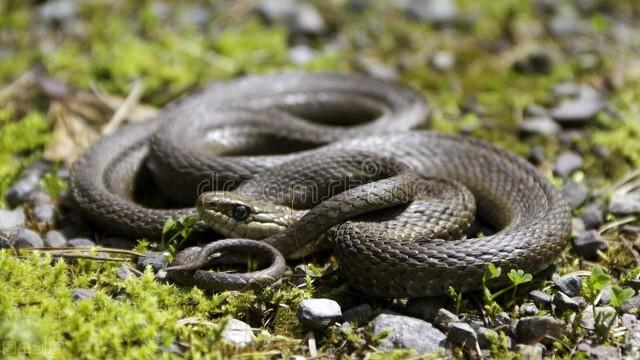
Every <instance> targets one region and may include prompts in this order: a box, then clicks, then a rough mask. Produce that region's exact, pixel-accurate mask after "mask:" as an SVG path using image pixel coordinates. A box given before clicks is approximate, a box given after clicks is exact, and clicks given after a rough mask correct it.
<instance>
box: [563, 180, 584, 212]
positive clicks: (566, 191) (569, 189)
mask: <svg viewBox="0 0 640 360" xmlns="http://www.w3.org/2000/svg"><path fill="white" fill-rule="evenodd" d="M562 196H563V197H564V199H565V200H566V201H567V203H568V204H569V206H571V208H572V209H576V208H578V207H579V206H580V205H582V204H583V203H584V202H585V200H587V197H588V196H589V188H588V187H587V185H585V184H584V183H581V182H579V183H578V182H575V181H571V180H570V181H567V183H566V184H565V185H564V186H563V187H562Z"/></svg>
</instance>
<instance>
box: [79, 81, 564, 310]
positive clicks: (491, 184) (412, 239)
mask: <svg viewBox="0 0 640 360" xmlns="http://www.w3.org/2000/svg"><path fill="white" fill-rule="evenodd" d="M428 110H429V108H428V106H427V105H426V102H425V101H424V99H423V97H422V96H421V95H420V94H419V93H418V92H416V91H414V90H412V89H410V88H408V87H405V86H403V85H401V84H399V83H395V82H390V81H383V80H376V79H370V78H366V77H362V76H358V75H349V74H328V73H316V74H310V73H281V74H270V75H256V76H249V77H246V78H242V79H238V80H231V81H225V82H218V83H214V84H213V85H211V86H209V87H208V88H206V89H204V90H203V91H201V92H199V93H197V94H195V95H191V96H189V97H186V98H184V99H182V100H180V101H177V102H176V103H174V104H173V105H170V106H168V107H167V108H166V109H164V110H163V111H162V112H161V113H160V115H159V116H157V117H156V118H155V119H153V120H150V121H148V122H144V123H139V124H132V125H127V126H125V127H123V128H121V129H120V130H119V131H117V132H116V133H114V134H112V135H110V136H107V137H105V138H103V139H101V140H100V141H99V142H98V143H96V144H95V145H94V146H93V147H92V148H91V149H90V150H89V151H88V152H87V153H86V154H85V155H84V156H83V157H81V159H80V160H79V161H78V162H77V163H76V165H75V167H74V171H73V176H72V179H71V187H72V194H73V197H74V199H75V201H76V202H77V203H78V205H79V207H80V208H81V209H82V211H83V212H84V214H85V215H86V217H87V218H89V219H90V220H91V221H93V222H94V223H96V224H97V225H99V226H100V227H102V228H104V229H105V230H106V231H107V232H110V233H115V234H121V235H125V236H130V237H147V238H152V239H156V238H159V237H160V234H161V231H162V226H163V224H164V222H165V219H166V218H167V217H174V218H175V217H179V216H182V215H194V214H196V213H198V214H199V216H200V218H201V219H202V220H203V221H204V222H205V223H206V224H207V225H209V226H210V227H212V228H213V229H214V230H215V231H216V232H218V233H220V234H221V235H223V236H224V237H226V238H228V239H225V240H219V241H214V242H212V243H210V244H209V245H206V246H204V247H202V248H198V247H194V248H187V249H185V250H183V251H181V252H180V253H178V254H177V256H176V258H175V259H174V263H173V264H172V265H173V266H172V267H170V268H169V269H168V270H169V274H170V276H171V277H172V278H173V279H174V280H176V281H177V282H181V283H184V284H191V285H197V286H201V287H203V288H208V289H213V290H222V289H244V288H249V287H254V286H262V285H264V284H268V283H269V282H271V281H273V279H274V278H275V277H277V276H279V275H281V274H282V272H283V271H284V269H285V260H284V258H285V257H286V258H300V257H303V256H305V255H307V254H309V253H311V252H313V251H314V250H315V249H317V248H318V246H324V245H326V243H323V242H322V240H323V239H328V241H329V242H330V245H331V248H332V249H333V251H334V254H335V256H336V258H337V259H338V263H339V267H340V270H341V272H342V273H343V275H344V277H345V279H346V280H347V281H348V282H349V283H350V284H351V285H352V286H353V287H354V288H356V289H358V290H360V291H362V292H364V293H366V294H368V295H371V296H377V297H421V296H434V295H441V294H445V293H447V291H448V289H449V287H453V288H455V289H456V290H458V291H471V290H477V289H478V288H479V286H480V280H481V277H482V274H483V272H484V271H485V269H486V267H487V264H489V263H492V264H495V265H497V266H501V267H503V268H505V269H507V270H508V269H523V270H525V271H527V272H531V273H537V272H539V271H541V270H543V269H545V268H546V267H548V266H549V265H550V264H551V263H552V262H553V260H554V259H555V257H556V256H557V255H558V254H559V252H560V251H561V250H562V249H563V248H564V247H565V246H566V243H567V240H568V237H569V234H570V231H571V226H570V211H569V208H568V206H567V205H566V203H565V202H564V200H563V199H562V197H561V195H560V194H559V192H558V191H557V190H556V189H555V188H554V187H553V186H552V185H551V184H550V183H549V182H548V181H547V180H546V179H545V178H544V177H543V176H542V175H541V174H540V173H539V172H538V171H537V170H536V169H535V168H534V167H533V166H531V165H530V164H529V163H527V162H526V161H525V160H523V159H521V158H519V157H518V156H516V155H514V154H512V153H510V152H507V151H505V150H502V149H499V148H498V147H495V146H492V145H490V144H487V143H485V142H483V141H481V140H478V139H473V138H469V137H464V136H458V135H449V134H442V133H436V132H431V131H426V130H415V128H417V127H418V126H419V125H421V124H423V123H424V121H425V118H426V115H427V113H428ZM150 179H151V180H152V181H154V182H155V183H157V188H158V189H160V191H161V192H162V193H163V194H164V195H165V196H166V197H167V198H169V199H171V203H172V204H174V206H173V208H154V207H150V206H147V205H142V204H140V203H138V202H137V200H136V195H135V194H136V191H138V190H136V189H137V188H140V187H141V185H136V184H139V183H140V182H141V181H150ZM142 187H143V188H144V186H142ZM198 195H199V196H198ZM194 203H197V210H196V209H195V208H193V205H192V204H194ZM474 217H476V218H481V219H483V220H484V221H486V222H487V223H489V224H490V225H491V227H492V228H494V229H495V230H496V231H495V233H493V234H490V235H486V236H480V237H467V236H466V234H467V233H468V229H469V226H470V225H471V223H472V222H473V219H474ZM252 239H256V240H259V241H256V240H252ZM323 244H324V245H323ZM220 253H223V255H230V256H220ZM238 253H243V254H252V255H255V256H256V257H257V258H258V259H260V260H263V261H264V262H265V263H266V264H267V266H266V267H265V268H262V269H261V270H257V271H254V272H249V273H220V272H214V271H207V270H206V268H207V267H210V266H213V265H215V264H217V263H221V262H223V261H224V259H232V258H233V257H234V255H236V257H238V256H237V255H238ZM240 258H241V257H240ZM229 261H231V262H233V260H229ZM504 273H506V272H504Z"/></svg>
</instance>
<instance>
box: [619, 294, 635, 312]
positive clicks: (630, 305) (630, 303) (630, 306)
mask: <svg viewBox="0 0 640 360" xmlns="http://www.w3.org/2000/svg"><path fill="white" fill-rule="evenodd" d="M634 309H635V310H634ZM621 310H622V311H623V312H626V313H631V312H632V311H638V312H640V295H636V296H633V297H631V298H629V299H627V301H625V302H624V303H623V304H622V308H621Z"/></svg>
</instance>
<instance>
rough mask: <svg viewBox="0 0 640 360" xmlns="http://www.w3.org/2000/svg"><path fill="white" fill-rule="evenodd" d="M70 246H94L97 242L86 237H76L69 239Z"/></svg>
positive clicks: (68, 244)
mask: <svg viewBox="0 0 640 360" xmlns="http://www.w3.org/2000/svg"><path fill="white" fill-rule="evenodd" d="M67 246H69V247H94V246H96V243H94V242H93V241H91V240H89V239H85V238H75V239H70V240H68V241H67Z"/></svg>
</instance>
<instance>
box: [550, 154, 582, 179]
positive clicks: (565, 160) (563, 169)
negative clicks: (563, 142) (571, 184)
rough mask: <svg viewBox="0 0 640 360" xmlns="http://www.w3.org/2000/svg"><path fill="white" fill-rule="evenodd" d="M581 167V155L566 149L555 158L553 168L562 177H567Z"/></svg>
mask: <svg viewBox="0 0 640 360" xmlns="http://www.w3.org/2000/svg"><path fill="white" fill-rule="evenodd" d="M581 167H582V156H580V154H578V153H576V152H574V151H566V152H563V153H562V154H560V155H559V156H558V157H557V158H556V162H555V164H554V165H553V170H554V171H555V173H556V174H558V175H559V176H562V177H563V178H567V177H569V176H570V175H571V174H572V173H573V172H575V171H576V170H579V169H580V168H581Z"/></svg>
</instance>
